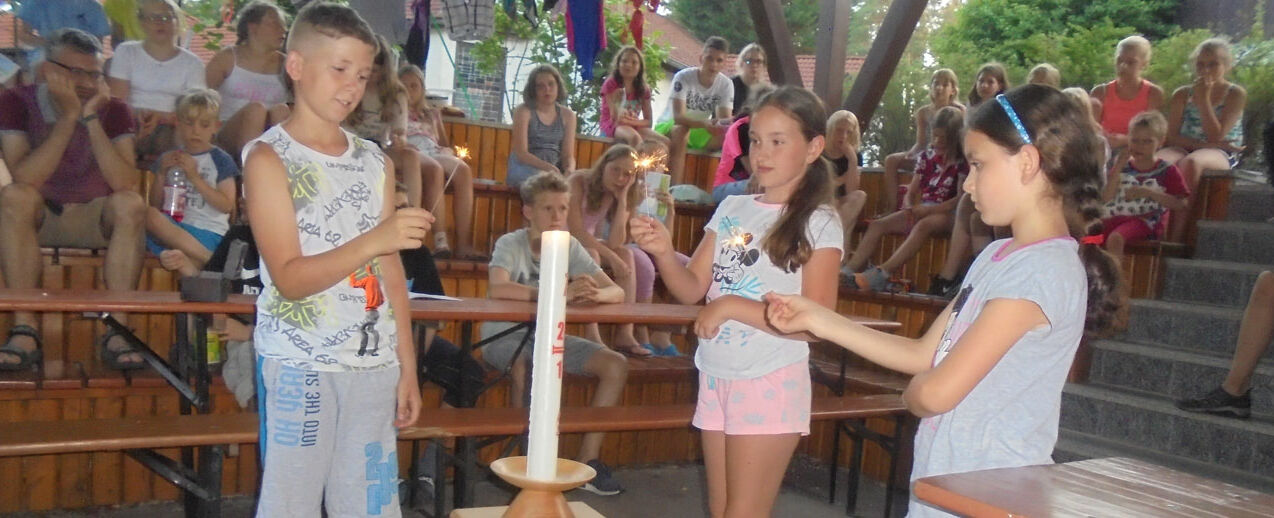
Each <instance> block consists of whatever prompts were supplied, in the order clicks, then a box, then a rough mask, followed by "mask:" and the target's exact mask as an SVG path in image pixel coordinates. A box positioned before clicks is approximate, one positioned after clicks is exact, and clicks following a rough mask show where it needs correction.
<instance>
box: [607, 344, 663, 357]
mask: <svg viewBox="0 0 1274 518" xmlns="http://www.w3.org/2000/svg"><path fill="white" fill-rule="evenodd" d="M615 352H618V353H619V354H622V355H624V356H632V357H634V358H648V357H650V356H653V355H654V353H653V352H651V351H650V350H649V349H646V348H645V347H642V346H641V344H632V345H630V346H627V347H622V346H618V345H617V346H615Z"/></svg>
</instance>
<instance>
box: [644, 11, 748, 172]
mask: <svg viewBox="0 0 1274 518" xmlns="http://www.w3.org/2000/svg"><path fill="white" fill-rule="evenodd" d="M727 51H728V44H727V43H726V41H725V39H723V38H720V37H717V36H712V37H710V38H708V39H707V41H705V42H704V43H703V53H702V54H700V56H699V66H697V67H690V68H685V69H682V70H681V71H680V72H677V75H675V76H673V77H672V96H671V97H670V98H669V99H668V108H667V109H666V110H664V114H663V115H662V116H661V117H660V121H659V122H658V123H657V124H655V131H656V132H659V133H660V134H663V135H667V136H668V139H669V140H670V141H671V151H672V154H671V155H670V156H669V158H668V166H669V167H668V168H669V171H668V172H669V174H671V175H672V185H680V184H681V183H682V181H683V179H684V178H683V176H684V173H685V167H686V149H702V150H705V151H716V150H718V149H721V143H722V141H723V140H724V137H725V131H726V129H728V128H729V127H730V124H731V123H733V122H734V119H733V118H732V117H731V113H730V111H731V108H732V107H733V106H734V83H732V82H730V79H729V78H728V77H726V76H725V74H722V73H721V68H722V67H723V66H725V55H726V52H727Z"/></svg>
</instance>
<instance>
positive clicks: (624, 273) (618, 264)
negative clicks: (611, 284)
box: [603, 248, 632, 279]
mask: <svg viewBox="0 0 1274 518" xmlns="http://www.w3.org/2000/svg"><path fill="white" fill-rule="evenodd" d="M603 257H604V258H605V259H606V265H607V266H609V267H610V271H611V273H613V274H615V278H616V279H627V278H628V276H629V275H631V274H632V272H631V271H629V270H628V263H625V262H624V260H623V259H622V258H620V257H619V254H618V253H615V251H614V250H611V249H609V248H607V249H606V255H604V256H603Z"/></svg>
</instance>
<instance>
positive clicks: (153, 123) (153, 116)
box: [134, 110, 159, 137]
mask: <svg viewBox="0 0 1274 518" xmlns="http://www.w3.org/2000/svg"><path fill="white" fill-rule="evenodd" d="M134 113H136V114H137V136H138V137H145V136H147V135H150V134H151V132H153V131H155V128H157V127H159V114H158V113H157V112H153V111H150V110H136V111H134Z"/></svg>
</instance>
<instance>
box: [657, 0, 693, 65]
mask: <svg viewBox="0 0 1274 518" xmlns="http://www.w3.org/2000/svg"><path fill="white" fill-rule="evenodd" d="M644 16H645V19H646V27H645V33H646V34H647V35H652V34H655V33H661V36H660V37H659V43H660V44H662V45H667V46H668V61H669V62H670V63H668V64H669V65H672V66H673V68H676V69H682V68H685V67H693V66H698V65H699V54H700V53H701V52H702V51H703V42H702V41H700V40H699V38H696V37H694V35H693V34H690V30H689V29H686V28H685V27H684V26H682V25H681V24H680V23H677V22H676V21H674V20H673V19H671V18H668V17H667V16H661V15H659V14H656V13H652V12H649V11H646V13H645V15H644Z"/></svg>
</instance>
